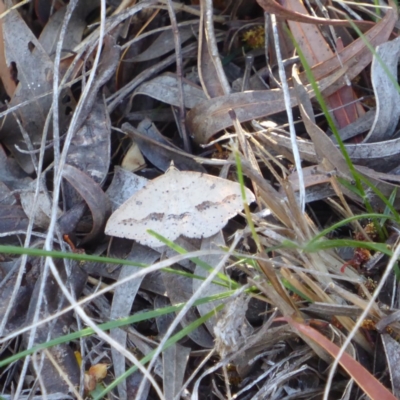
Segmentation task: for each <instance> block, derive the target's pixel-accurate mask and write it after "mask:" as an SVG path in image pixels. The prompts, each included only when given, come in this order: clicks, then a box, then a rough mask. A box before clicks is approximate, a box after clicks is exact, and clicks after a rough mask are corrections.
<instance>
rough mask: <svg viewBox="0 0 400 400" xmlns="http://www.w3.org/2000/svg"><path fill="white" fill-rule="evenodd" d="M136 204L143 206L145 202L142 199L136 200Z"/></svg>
mask: <svg viewBox="0 0 400 400" xmlns="http://www.w3.org/2000/svg"><path fill="white" fill-rule="evenodd" d="M135 204H136V205H137V206H141V205H142V204H143V202H142V201H140V200H136V201H135Z"/></svg>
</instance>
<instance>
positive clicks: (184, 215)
mask: <svg viewBox="0 0 400 400" xmlns="http://www.w3.org/2000/svg"><path fill="white" fill-rule="evenodd" d="M185 218H190V213H188V212H185V213H182V214H170V215H168V216H167V219H169V220H173V221H182V220H183V219H185Z"/></svg>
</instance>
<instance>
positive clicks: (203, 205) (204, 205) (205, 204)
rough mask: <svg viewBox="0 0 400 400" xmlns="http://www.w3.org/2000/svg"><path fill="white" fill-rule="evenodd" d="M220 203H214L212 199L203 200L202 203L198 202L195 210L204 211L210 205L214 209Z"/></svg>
mask: <svg viewBox="0 0 400 400" xmlns="http://www.w3.org/2000/svg"><path fill="white" fill-rule="evenodd" d="M220 204H221V203H215V202H213V201H203V202H202V203H200V204H198V205H197V206H195V208H196V210H197V211H199V212H202V211H205V210H208V209H210V208H211V207H214V208H215V209H216V210H217V209H218V206H219V205H220Z"/></svg>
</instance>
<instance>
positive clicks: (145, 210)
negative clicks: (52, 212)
mask: <svg viewBox="0 0 400 400" xmlns="http://www.w3.org/2000/svg"><path fill="white" fill-rule="evenodd" d="M245 191H246V201H247V202H248V204H250V203H252V202H253V201H254V200H255V197H254V194H253V193H252V192H251V191H250V190H249V189H247V188H245ZM242 209H243V199H242V194H241V188H240V185H239V184H238V183H236V182H232V181H230V180H227V179H222V178H218V177H215V176H212V175H207V174H204V173H200V172H194V171H179V170H178V169H176V168H175V167H174V166H171V167H170V168H169V169H168V170H167V172H166V173H165V174H164V175H161V176H160V177H158V178H156V179H153V180H152V181H150V182H149V183H148V184H147V185H146V186H145V187H144V188H142V189H141V190H139V191H138V192H136V193H135V194H134V195H133V196H132V197H130V198H129V199H128V200H127V201H126V202H125V203H123V204H122V205H121V206H120V207H119V208H118V209H117V210H116V211H115V212H114V213H113V214H112V215H111V217H110V219H109V220H108V222H107V225H106V229H105V233H106V234H107V235H110V236H117V237H121V238H127V239H133V240H135V241H137V242H139V243H141V244H143V245H147V246H152V247H158V246H162V245H163V243H162V242H160V241H159V240H158V239H156V238H155V237H153V236H151V235H150V234H149V233H148V232H147V230H148V229H151V230H153V231H155V232H157V233H159V234H160V235H162V236H164V237H165V238H167V239H169V240H171V241H173V240H175V239H176V238H177V237H179V236H180V235H183V236H186V237H188V238H206V237H210V236H212V235H214V234H216V233H217V232H218V231H219V230H220V229H222V228H223V227H224V226H225V224H226V223H227V222H228V220H229V219H230V218H232V217H234V216H235V215H236V214H237V213H238V212H239V211H241V210H242Z"/></svg>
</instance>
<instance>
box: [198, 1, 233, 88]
mask: <svg viewBox="0 0 400 400" xmlns="http://www.w3.org/2000/svg"><path fill="white" fill-rule="evenodd" d="M200 7H201V9H202V10H204V11H205V20H204V23H205V25H204V33H205V36H206V40H207V47H208V50H209V52H210V56H211V60H212V62H213V64H214V68H215V71H216V73H217V76H218V80H219V83H220V85H221V87H222V90H223V91H224V93H225V94H229V93H231V87H230V85H229V82H228V79H227V77H226V75H225V71H224V68H223V67H222V62H221V58H220V57H219V51H218V46H217V40H216V39H215V31H214V19H213V18H214V15H213V4H212V0H202V1H201V2H200ZM203 14H204V13H203V12H202V15H203ZM202 31H203V30H202V25H200V29H199V32H200V35H202ZM200 52H201V47H200V46H199V53H200ZM200 59H201V58H200V57H199V60H200ZM199 71H201V68H199ZM203 87H205V86H203Z"/></svg>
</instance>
